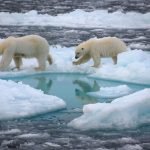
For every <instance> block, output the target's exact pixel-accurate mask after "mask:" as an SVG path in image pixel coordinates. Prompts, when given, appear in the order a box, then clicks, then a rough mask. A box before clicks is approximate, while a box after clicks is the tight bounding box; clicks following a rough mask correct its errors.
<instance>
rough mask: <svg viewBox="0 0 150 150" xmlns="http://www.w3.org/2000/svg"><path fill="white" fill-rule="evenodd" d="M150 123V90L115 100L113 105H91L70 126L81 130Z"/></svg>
mask: <svg viewBox="0 0 150 150" xmlns="http://www.w3.org/2000/svg"><path fill="white" fill-rule="evenodd" d="M145 123H150V88H147V89H144V90H141V91H138V92H135V93H133V94H130V95H128V96H124V97H121V98H118V99H115V100H114V101H112V102H111V103H96V104H89V105H85V106H84V107H83V115H82V116H81V117H78V118H76V119H74V120H73V121H71V122H70V123H69V124H68V125H69V126H71V127H74V128H76V129H80V130H90V129H100V128H101V129H104V128H111V129H112V128H116V129H119V128H120V129H124V128H132V127H136V126H138V125H142V124H145Z"/></svg>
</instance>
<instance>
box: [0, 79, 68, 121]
mask: <svg viewBox="0 0 150 150" xmlns="http://www.w3.org/2000/svg"><path fill="white" fill-rule="evenodd" d="M0 91H1V98H0V104H1V109H0V119H10V118H18V117H27V116H31V115H35V114H39V113H44V112H50V111H56V110H58V109H63V108H65V107H66V104H65V102H64V101H63V100H62V99H60V98H58V97H55V96H50V95H46V94H44V93H43V92H42V91H40V90H37V89H34V88H32V87H30V86H28V85H25V84H22V83H20V82H19V83H15V82H13V81H5V80H0Z"/></svg>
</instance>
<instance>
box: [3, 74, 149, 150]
mask: <svg viewBox="0 0 150 150" xmlns="http://www.w3.org/2000/svg"><path fill="white" fill-rule="evenodd" d="M9 79H11V80H13V81H15V82H20V81H21V82H22V83H24V84H28V85H30V86H31V87H33V88H36V89H40V90H42V91H43V92H44V93H45V94H48V95H55V96H57V97H59V98H61V99H63V100H64V101H65V102H66V104H67V108H66V109H63V110H59V111H55V112H49V113H45V114H40V115H39V114H38V115H35V116H32V117H31V116H28V117H27V118H19V119H13V120H1V121H0V149H2V150H3V149H4V150H6V149H12V148H14V149H20V150H27V149H32V150H34V149H35V150H38V149H39V150H45V149H46V150H49V149H61V150H62V149H64V150H65V149H69V150H70V149H72V150H74V149H80V150H82V149H86V150H87V149H89V150H92V149H95V150H96V149H97V150H98V149H100V150H101V149H111V150H112V149H149V147H150V125H149V124H146V125H143V126H141V127H138V128H135V129H126V130H116V129H114V130H113V129H111V130H110V129H108V130H102V129H101V130H96V131H79V130H75V129H73V128H70V127H68V126H67V124H68V123H69V122H70V121H72V120H73V119H74V118H76V117H78V116H80V115H81V114H82V108H83V105H85V104H93V103H97V102H101V103H103V102H105V103H110V102H111V101H113V99H114V98H109V97H97V96H94V95H92V94H89V93H91V92H97V91H100V89H101V88H102V87H114V86H119V85H127V86H128V87H129V88H130V89H131V90H132V91H134V92H135V91H139V90H142V89H144V88H147V87H150V86H149V85H138V84H131V83H122V82H117V81H108V80H101V79H95V78H91V77H89V76H88V75H86V74H67V73H61V74H60V73H51V74H37V75H30V76H24V77H13V78H5V80H9Z"/></svg>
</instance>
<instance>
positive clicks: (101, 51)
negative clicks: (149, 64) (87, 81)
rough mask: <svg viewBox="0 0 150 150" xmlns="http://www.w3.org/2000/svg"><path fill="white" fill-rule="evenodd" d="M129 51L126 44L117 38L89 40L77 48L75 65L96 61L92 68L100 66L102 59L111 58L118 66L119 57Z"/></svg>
mask: <svg viewBox="0 0 150 150" xmlns="http://www.w3.org/2000/svg"><path fill="white" fill-rule="evenodd" d="M126 50H127V47H126V44H125V43H124V42H123V41H122V40H121V39H119V38H116V37H104V38H100V39H96V38H94V39H89V40H87V41H85V42H83V43H81V44H79V45H78V46H77V47H76V51H75V59H78V60H77V61H74V62H73V64H74V65H80V64H82V63H85V62H87V61H88V60H90V59H91V58H92V59H93V61H94V65H93V66H92V67H99V66H100V62H101V61H100V58H101V57H111V58H112V59H113V62H114V64H117V55H118V54H119V53H121V52H124V51H126Z"/></svg>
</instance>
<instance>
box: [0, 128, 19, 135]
mask: <svg viewBox="0 0 150 150" xmlns="http://www.w3.org/2000/svg"><path fill="white" fill-rule="evenodd" d="M18 133H21V130H19V129H11V130H6V131H0V135H7V134H18Z"/></svg>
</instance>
